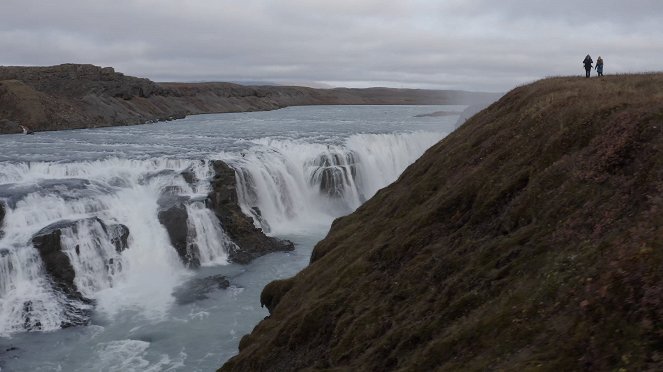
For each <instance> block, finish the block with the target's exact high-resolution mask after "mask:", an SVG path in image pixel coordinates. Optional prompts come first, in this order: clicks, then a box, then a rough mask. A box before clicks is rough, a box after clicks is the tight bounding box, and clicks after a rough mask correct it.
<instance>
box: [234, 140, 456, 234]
mask: <svg viewBox="0 0 663 372" xmlns="http://www.w3.org/2000/svg"><path fill="white" fill-rule="evenodd" d="M443 136H444V134H443V133H434V132H412V133H395V134H355V135H352V136H350V137H348V138H347V139H346V140H345V142H344V143H341V144H333V145H332V144H318V143H308V142H305V141H294V140H274V139H260V140H256V141H254V146H253V147H251V148H250V149H249V150H248V151H246V152H245V153H243V156H241V157H239V158H231V159H227V161H228V162H229V163H230V164H231V165H232V166H233V167H234V168H235V170H236V172H237V176H238V177H237V178H238V193H239V199H240V203H241V205H242V210H243V211H244V213H246V214H247V215H250V216H252V217H253V219H254V221H255V222H256V225H257V226H258V227H261V228H262V229H263V230H264V231H266V232H269V233H271V234H275V235H282V234H293V233H294V234H296V233H298V232H301V231H306V230H308V229H326V228H328V227H329V225H330V224H331V222H332V221H333V220H334V218H336V217H339V216H342V215H345V214H348V213H350V212H352V211H353V210H355V209H356V208H357V207H359V206H360V205H361V204H362V203H363V202H364V201H365V200H366V199H368V198H370V197H372V196H373V195H374V194H375V193H376V192H377V191H378V190H379V189H381V188H383V187H385V186H387V185H389V184H390V183H391V182H393V181H395V180H396V179H397V178H398V176H399V175H400V173H401V172H402V171H403V170H404V169H405V168H406V167H407V166H408V165H410V164H411V163H413V162H414V161H415V160H416V159H417V158H419V157H420V156H421V155H422V154H423V153H424V151H426V149H428V148H429V147H430V146H432V145H433V144H435V143H436V142H438V141H439V140H440V139H441V138H442V137H443Z"/></svg>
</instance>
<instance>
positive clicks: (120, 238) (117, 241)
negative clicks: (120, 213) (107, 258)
mask: <svg viewBox="0 0 663 372" xmlns="http://www.w3.org/2000/svg"><path fill="white" fill-rule="evenodd" d="M100 222H101V221H100ZM101 226H102V227H106V229H105V231H106V233H107V234H108V236H109V237H110V240H111V243H112V244H113V245H114V246H115V250H116V251H117V253H122V251H124V250H125V249H127V248H129V228H128V227H126V226H125V225H122V224H119V223H118V224H114V225H109V226H106V225H104V224H103V223H102V224H101Z"/></svg>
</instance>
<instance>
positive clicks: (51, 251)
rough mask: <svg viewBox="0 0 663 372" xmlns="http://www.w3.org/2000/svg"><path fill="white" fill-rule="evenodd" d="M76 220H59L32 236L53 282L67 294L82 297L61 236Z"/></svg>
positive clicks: (33, 242)
mask: <svg viewBox="0 0 663 372" xmlns="http://www.w3.org/2000/svg"><path fill="white" fill-rule="evenodd" d="M75 225H76V221H59V222H56V223H54V224H51V225H49V226H46V227H45V228H43V229H42V230H41V231H39V232H38V233H37V234H35V236H34V237H33V238H32V244H33V245H34V247H35V248H36V249H37V251H39V255H40V256H41V259H42V261H43V263H44V268H45V269H46V272H47V273H48V275H49V276H50V277H51V279H52V281H53V284H54V285H55V287H57V288H58V289H59V290H60V291H62V292H64V293H65V294H66V295H67V296H71V297H74V298H77V299H82V298H83V295H81V294H80V292H78V289H77V288H76V285H75V284H74V277H75V276H76V272H75V271H74V268H73V266H72V265H71V262H70V261H69V257H67V255H66V254H65V253H64V252H63V251H62V243H61V240H60V237H61V236H62V230H64V229H67V228H73V227H74V226H75Z"/></svg>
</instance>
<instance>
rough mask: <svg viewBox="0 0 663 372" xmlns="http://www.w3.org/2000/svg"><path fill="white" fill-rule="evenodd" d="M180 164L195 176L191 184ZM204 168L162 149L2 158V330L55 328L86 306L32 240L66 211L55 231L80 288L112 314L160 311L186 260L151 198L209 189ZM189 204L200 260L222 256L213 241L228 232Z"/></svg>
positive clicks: (198, 194)
mask: <svg viewBox="0 0 663 372" xmlns="http://www.w3.org/2000/svg"><path fill="white" fill-rule="evenodd" d="M183 171H187V172H189V173H190V174H191V177H193V178H194V179H196V180H198V182H195V183H193V184H192V185H189V184H188V183H187V182H186V181H185V180H184V178H183V176H182V174H181V173H182V172H183ZM209 172H210V170H209V166H208V164H207V163H206V162H204V161H202V162H201V161H189V160H168V159H152V160H146V161H142V160H123V159H108V160H103V161H93V162H79V163H65V164H58V163H42V162H38V163H14V164H5V163H0V184H2V189H1V190H0V195H3V196H4V199H5V200H4V201H3V203H4V204H6V209H7V215H6V216H5V223H4V226H3V230H4V236H3V237H2V238H1V239H0V334H9V333H13V332H16V331H22V330H33V329H38V330H53V329H57V328H59V327H60V326H61V325H62V323H63V322H65V323H66V322H76V321H77V320H79V319H75V317H77V316H81V315H80V312H79V311H72V310H76V309H78V310H85V309H86V308H89V305H86V304H83V303H72V299H68V298H66V296H64V295H63V294H62V293H60V292H58V291H55V290H54V289H53V287H52V285H51V283H50V280H49V278H48V276H47V275H46V273H45V271H44V267H43V265H42V262H41V258H40V256H39V253H38V252H37V250H36V249H35V248H34V247H33V245H32V238H33V236H35V234H37V233H38V232H39V231H40V230H41V229H42V228H44V227H46V226H49V225H51V224H53V223H57V222H62V221H72V224H71V226H66V227H64V228H62V229H61V238H60V240H61V246H62V252H64V253H65V254H66V255H67V256H68V257H69V261H70V263H71V265H72V267H73V269H74V271H75V273H76V276H75V279H74V283H75V284H76V287H77V290H78V291H79V292H80V293H81V294H82V295H83V296H85V297H87V298H90V299H95V300H97V302H98V309H100V310H102V311H103V312H105V313H106V314H108V315H111V316H112V315H114V314H115V313H116V312H117V311H120V310H121V309H123V308H127V307H131V308H134V309H145V310H146V313H148V316H149V315H150V314H151V315H156V316H158V315H159V314H162V313H163V312H164V311H165V310H166V309H167V307H168V305H169V304H170V303H171V302H172V296H171V292H172V288H173V287H175V286H176V285H177V284H179V283H180V282H181V277H182V276H183V275H186V270H185V269H184V267H183V265H182V263H181V261H180V260H179V258H178V256H177V253H176V251H175V250H174V249H173V247H172V246H171V243H170V241H169V238H168V235H167V233H166V230H165V229H164V227H163V226H162V225H161V224H160V223H159V221H158V219H157V212H158V208H159V206H158V199H159V197H160V195H162V193H163V192H164V190H166V189H168V188H175V189H177V190H182V192H183V193H185V194H187V195H188V196H190V197H201V196H204V195H206V193H207V192H208V190H209V186H208V182H207V179H208V178H209V176H210V174H209ZM195 204H201V203H195ZM188 208H189V207H188ZM190 208H191V211H192V212H194V213H192V220H193V225H194V229H195V231H196V234H197V241H198V242H199V243H198V244H199V245H200V246H201V247H203V248H204V250H205V255H204V257H205V263H206V264H212V263H214V264H220V263H224V262H225V251H224V249H225V246H224V245H223V244H219V243H218V242H226V241H227V240H228V239H227V237H226V235H225V234H224V233H223V231H222V230H221V229H220V228H216V229H215V228H212V227H210V225H211V222H210V216H209V215H206V214H205V212H204V211H199V210H198V209H200V208H198V207H196V206H190ZM212 217H214V216H213V215H212ZM119 223H121V224H123V225H124V226H126V227H127V228H128V230H129V234H130V235H129V241H128V248H127V249H126V250H124V251H121V252H120V251H119V250H118V249H117V247H116V246H115V245H114V244H113V240H114V239H117V236H116V235H117V234H116V233H117V232H114V231H112V230H113V229H116V228H117V225H116V224H119Z"/></svg>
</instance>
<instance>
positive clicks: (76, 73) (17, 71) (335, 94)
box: [0, 64, 497, 134]
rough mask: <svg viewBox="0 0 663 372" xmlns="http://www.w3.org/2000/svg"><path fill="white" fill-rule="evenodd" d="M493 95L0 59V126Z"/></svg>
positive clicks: (66, 125)
mask: <svg viewBox="0 0 663 372" xmlns="http://www.w3.org/2000/svg"><path fill="white" fill-rule="evenodd" d="M496 97H497V95H491V94H481V93H468V92H457V91H431V90H418V89H386V88H371V89H312V88H306V87H277V86H255V87H249V86H242V85H237V84H230V83H196V84H193V83H154V82H152V81H150V80H148V79H141V78H136V77H131V76H125V75H123V74H121V73H118V72H115V70H113V68H111V67H103V68H102V67H98V66H93V65H76V64H65V65H59V66H51V67H0V134H3V133H20V132H21V128H20V127H19V126H18V125H19V124H21V125H24V126H27V127H29V128H30V129H32V130H35V131H43V130H59V129H74V128H94V127H106V126H117V125H132V124H140V123H146V122H153V121H162V120H172V119H176V118H182V117H184V116H185V115H190V114H202V113H222V112H243V111H261V110H274V109H278V108H282V107H286V106H294V105H320V104H327V105H330V104H465V103H468V104H469V103H471V102H473V101H475V100H486V99H488V100H493V99H496Z"/></svg>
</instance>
